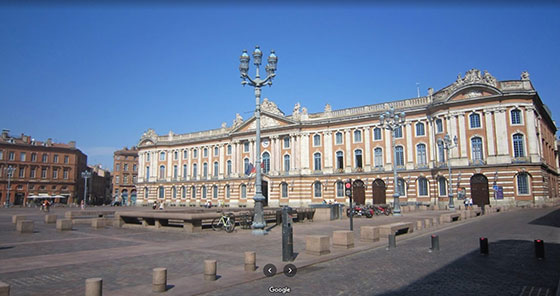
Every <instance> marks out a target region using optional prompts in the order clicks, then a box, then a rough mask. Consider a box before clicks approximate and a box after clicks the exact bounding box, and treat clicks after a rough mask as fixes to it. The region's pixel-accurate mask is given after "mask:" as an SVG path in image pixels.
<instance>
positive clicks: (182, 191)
mask: <svg viewBox="0 0 560 296" xmlns="http://www.w3.org/2000/svg"><path fill="white" fill-rule="evenodd" d="M181 198H182V199H185V198H187V187H185V186H184V185H183V186H181Z"/></svg>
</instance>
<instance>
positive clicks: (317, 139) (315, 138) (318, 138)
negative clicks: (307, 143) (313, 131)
mask: <svg viewBox="0 0 560 296" xmlns="http://www.w3.org/2000/svg"><path fill="white" fill-rule="evenodd" d="M313 146H321V135H318V134H317V135H314V136H313Z"/></svg>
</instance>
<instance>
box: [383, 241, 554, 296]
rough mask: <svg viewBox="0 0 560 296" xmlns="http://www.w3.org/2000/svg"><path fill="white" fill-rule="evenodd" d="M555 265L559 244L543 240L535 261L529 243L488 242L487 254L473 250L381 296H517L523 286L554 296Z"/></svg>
mask: <svg viewBox="0 0 560 296" xmlns="http://www.w3.org/2000/svg"><path fill="white" fill-rule="evenodd" d="M437 254H438V252H434V253H431V254H430V256H437ZM559 264H560V245H559V244H551V243H548V244H547V243H546V241H545V259H544V260H538V259H536V257H535V249H534V242H533V241H520V240H503V241H498V242H489V255H481V254H480V251H479V250H478V249H477V250H475V251H473V252H471V253H469V254H467V255H465V256H463V257H461V258H459V259H457V260H455V261H453V262H452V263H451V264H448V265H446V266H445V267H443V268H441V269H439V270H437V271H435V272H433V273H431V274H429V275H428V276H426V277H424V278H422V279H420V280H418V281H416V282H414V283H412V284H410V285H408V286H406V287H404V288H402V289H399V290H395V291H391V292H388V293H384V294H381V295H520V293H521V291H522V290H523V287H525V286H526V287H538V288H548V289H550V291H551V292H552V295H555V294H554V293H555V290H556V286H557V284H558V278H559V277H560V270H558V268H557V266H558V265H559ZM376 295H377V294H376Z"/></svg>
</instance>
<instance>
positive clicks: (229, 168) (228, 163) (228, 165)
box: [226, 160, 231, 176]
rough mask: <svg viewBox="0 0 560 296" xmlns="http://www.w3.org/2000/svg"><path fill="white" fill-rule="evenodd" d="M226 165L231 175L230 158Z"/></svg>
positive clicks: (228, 173)
mask: <svg viewBox="0 0 560 296" xmlns="http://www.w3.org/2000/svg"><path fill="white" fill-rule="evenodd" d="M226 167H227V175H228V176H229V175H231V160H228V161H227V162H226Z"/></svg>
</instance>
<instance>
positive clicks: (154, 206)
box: [152, 200, 157, 210]
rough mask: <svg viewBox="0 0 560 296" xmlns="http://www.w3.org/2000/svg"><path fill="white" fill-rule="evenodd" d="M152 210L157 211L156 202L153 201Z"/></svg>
mask: <svg viewBox="0 0 560 296" xmlns="http://www.w3.org/2000/svg"><path fill="white" fill-rule="evenodd" d="M152 209H153V210H155V209H157V200H156V201H154V205H153V206H152Z"/></svg>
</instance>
